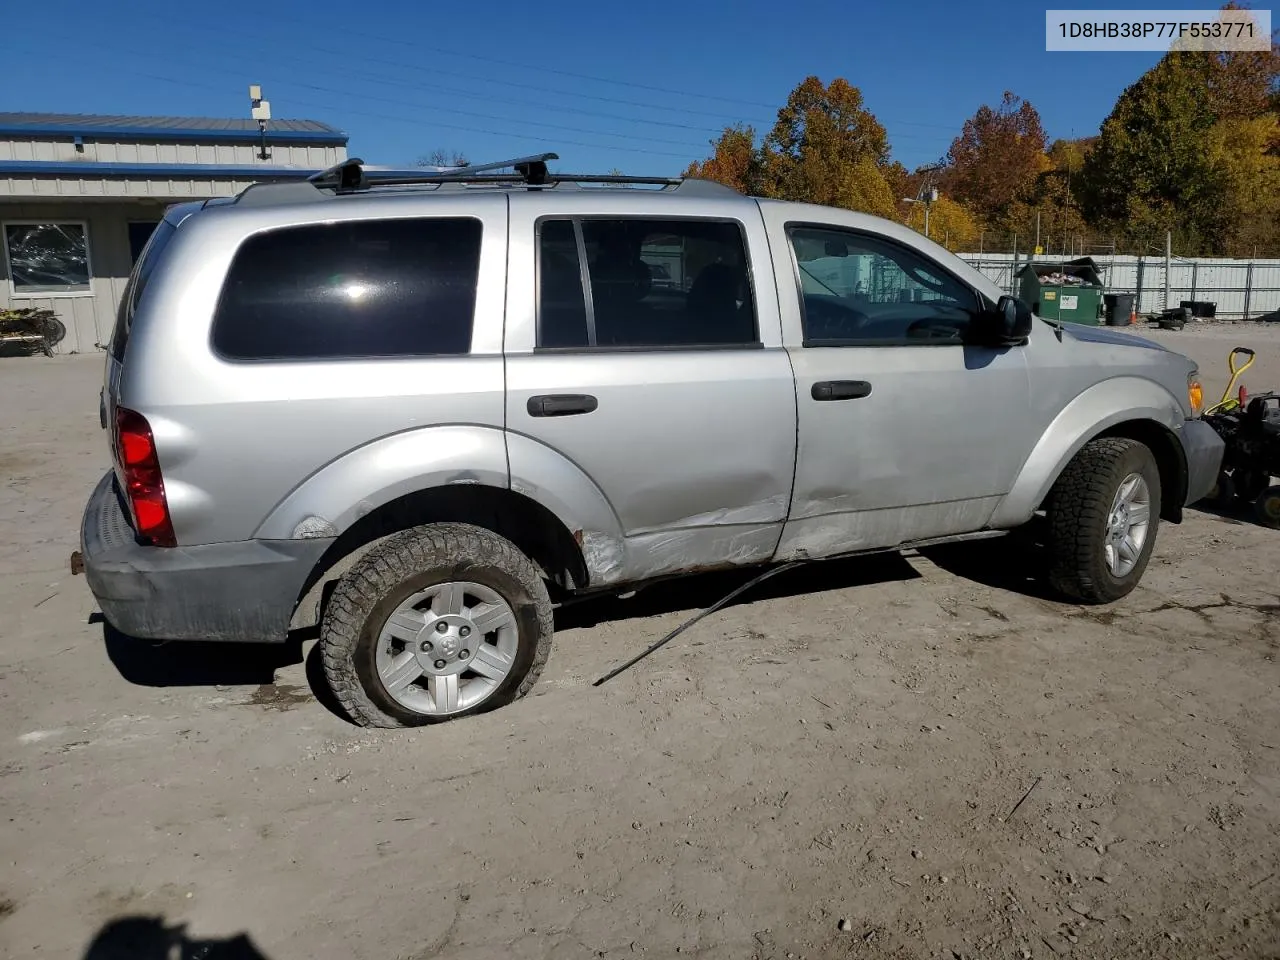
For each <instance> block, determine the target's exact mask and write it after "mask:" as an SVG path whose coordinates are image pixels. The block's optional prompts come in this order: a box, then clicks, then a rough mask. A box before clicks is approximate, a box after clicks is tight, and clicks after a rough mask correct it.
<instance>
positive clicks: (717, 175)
mask: <svg viewBox="0 0 1280 960" xmlns="http://www.w3.org/2000/svg"><path fill="white" fill-rule="evenodd" d="M711 148H712V152H711V156H710V157H708V158H707V159H706V160H698V161H694V162H693V163H691V164H689V166H688V168H686V170H685V171H684V175H685V176H686V177H699V178H702V179H705V180H715V181H716V182H718V183H723V184H724V185H725V186H728V187H733V189H735V190H737V191H739V192H740V193H745V194H748V195H758V194H760V193H762V192H764V191H763V187H764V180H763V160H762V158H761V155H760V151H759V150H758V149H757V147H756V131H755V129H754V128H753V127H749V126H741V125H739V126H733V127H726V128H725V130H724V132H723V133H722V134H720V136H719V137H718V138H717V139H715V140H712V141H711Z"/></svg>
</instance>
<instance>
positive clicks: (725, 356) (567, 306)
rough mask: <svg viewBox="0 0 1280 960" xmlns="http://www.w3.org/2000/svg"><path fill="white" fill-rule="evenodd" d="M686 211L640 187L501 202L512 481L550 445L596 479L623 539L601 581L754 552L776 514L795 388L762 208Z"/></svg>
mask: <svg viewBox="0 0 1280 960" xmlns="http://www.w3.org/2000/svg"><path fill="white" fill-rule="evenodd" d="M688 210H689V207H688V206H687V205H685V204H680V203H678V202H677V201H676V200H674V199H673V198H671V197H669V196H646V195H645V192H644V191H641V190H616V191H612V190H611V191H607V192H606V191H601V190H590V191H582V192H581V193H580V194H572V195H568V196H566V195H563V194H561V195H555V194H540V193H529V194H515V195H513V196H512V198H511V234H510V235H511V242H510V253H509V258H510V259H509V264H508V298H507V332H506V346H505V352H506V357H507V429H508V431H509V434H511V438H510V439H509V441H508V450H509V452H510V456H511V474H512V483H513V486H515V485H516V484H517V483H518V482H519V478H520V477H521V475H522V473H523V472H524V471H525V469H526V464H524V463H523V462H522V457H533V456H543V455H545V451H547V450H550V451H554V455H555V456H556V457H558V458H560V459H561V461H562V462H565V463H568V464H572V465H574V468H575V469H578V470H581V471H582V472H583V473H585V474H586V475H587V477H589V479H590V481H591V482H592V483H593V484H594V485H595V486H596V487H597V488H598V489H599V490H600V491H601V492H602V493H603V496H604V497H605V498H606V499H607V500H608V502H609V504H610V505H611V507H612V510H613V513H614V515H615V521H616V531H615V532H616V535H617V539H618V540H619V542H618V543H616V544H614V543H611V544H609V545H608V546H609V551H610V557H609V559H608V561H607V562H602V563H598V564H597V570H598V573H599V574H601V575H600V576H598V577H597V580H599V579H602V578H603V579H604V580H605V581H606V582H611V581H625V580H636V579H643V578H645V577H648V576H654V575H657V574H662V573H670V572H675V571H679V570H691V569H698V568H705V567H711V566H723V565H728V564H748V563H754V562H762V561H765V560H768V559H769V558H770V556H771V555H772V554H773V551H774V549H775V547H776V545H777V541H778V535H779V533H780V531H781V524H782V522H783V520H784V519H785V517H786V511H787V503H788V500H789V497H790V491H791V479H792V472H793V468H794V456H795V429H796V411H795V388H794V382H793V379H792V374H791V364H790V362H789V360H788V358H787V354H786V351H785V350H784V349H783V347H782V342H781V329H780V325H779V318H778V305H777V297H776V290H775V288H774V285H773V283H772V277H771V270H770V269H769V266H768V265H769V257H768V245H767V241H766V238H765V235H764V230H763V223H762V221H761V219H760V215H759V209H758V207H757V206H756V205H755V204H748V203H743V202H742V201H741V200H710V201H708V202H707V203H706V204H705V206H704V205H703V204H701V203H700V204H699V207H698V211H699V214H700V215H699V216H697V217H690V216H689V215H688ZM757 263H758V264H764V265H765V269H763V270H761V271H759V272H757V271H755V270H754V269H753V266H754V265H755V264H757ZM520 440H531V441H533V442H534V444H535V445H536V446H534V447H532V448H531V447H530V445H529V444H526V443H523V442H518V441H520ZM534 450H536V451H541V452H537V453H535V452H532V451H534ZM526 451H529V452H526ZM593 533H595V534H599V533H600V532H599V531H575V534H578V535H580V536H583V537H590V536H592V535H593ZM588 544H589V541H588Z"/></svg>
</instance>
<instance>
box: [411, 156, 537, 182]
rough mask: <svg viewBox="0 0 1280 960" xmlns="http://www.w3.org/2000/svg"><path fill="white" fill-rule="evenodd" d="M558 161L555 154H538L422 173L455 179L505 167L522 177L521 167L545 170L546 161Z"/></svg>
mask: <svg viewBox="0 0 1280 960" xmlns="http://www.w3.org/2000/svg"><path fill="white" fill-rule="evenodd" d="M559 159H560V155H559V154H556V153H538V154H534V155H533V156H530V157H516V158H515V159H514V160H495V161H493V163H469V164H467V165H466V166H465V167H450V168H449V169H448V170H440V171H430V170H427V171H423V176H424V177H430V178H432V179H434V178H435V176H438V175H440V174H443V175H445V176H449V177H457V176H466V175H468V174H472V173H486V172H487V171H489V170H503V169H505V168H507V167H514V168H515V169H516V171H517V172H519V173H520V174H521V175H522V176H523V175H524V171H523V170H521V169H520V168H521V167H525V168H529V169H531V168H533V167H535V166H536V165H537V164H542V166H543V168H544V169H545V168H546V165H547V161H548V160H559Z"/></svg>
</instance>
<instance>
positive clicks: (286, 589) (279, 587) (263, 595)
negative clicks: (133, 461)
mask: <svg viewBox="0 0 1280 960" xmlns="http://www.w3.org/2000/svg"><path fill="white" fill-rule="evenodd" d="M332 543H333V540H332V539H312V540H245V541H239V542H235V543H211V544H205V545H203V546H197V547H152V546H144V545H142V544H139V543H138V541H137V539H136V538H135V536H134V531H133V527H132V526H131V524H130V522H129V518H128V515H127V514H126V513H125V509H124V504H123V503H122V502H121V499H120V494H119V492H118V491H117V489H116V484H115V477H114V475H113V474H111V473H108V474H107V475H106V476H104V477H103V478H102V480H101V481H99V483H98V486H97V487H96V488H94V491H93V494H92V496H90V498H89V502H88V504H87V505H86V506H85V510H84V519H83V521H82V523H81V527H80V549H81V553H82V555H83V557H84V573H85V579H86V580H88V582H89V589H90V590H91V591H93V595H94V598H95V599H96V600H97V601H98V605H99V607H101V608H102V614H103V616H104V617H106V619H107V621H108V622H109V623H110V624H111V625H112V626H113V627H115V628H116V629H117V630H119V631H121V632H122V633H126V634H128V635H130V636H133V637H138V638H140V639H143V640H223V641H240V642H247V643H276V642H283V641H284V640H285V639H287V637H288V632H289V621H290V620H291V619H292V617H293V610H294V606H295V605H296V603H297V600H298V597H299V594H300V593H301V592H302V588H303V586H304V584H305V583H306V581H307V578H308V576H309V575H310V574H311V571H312V570H313V569H314V568H315V565H316V563H317V562H318V561H319V560H320V558H321V556H322V555H323V554H324V552H325V550H326V549H327V548H328V547H329V545H330V544H332Z"/></svg>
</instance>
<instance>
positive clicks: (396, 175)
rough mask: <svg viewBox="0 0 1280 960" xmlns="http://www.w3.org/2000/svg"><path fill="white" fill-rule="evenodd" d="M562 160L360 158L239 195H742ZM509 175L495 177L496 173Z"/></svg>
mask: <svg viewBox="0 0 1280 960" xmlns="http://www.w3.org/2000/svg"><path fill="white" fill-rule="evenodd" d="M558 159H560V157H559V155H558V154H555V153H540V154H535V155H533V156H528V157H516V158H514V159H512V160H497V161H494V162H492V163H473V164H467V165H466V166H462V167H453V168H450V169H447V170H423V171H422V172H421V173H418V172H416V171H415V172H412V173H406V172H404V171H399V170H393V171H386V172H385V173H384V172H379V171H378V170H369V169H366V168H365V164H364V161H363V160H361V159H359V158H358V157H352V158H351V159H349V160H344V161H342V163H339V164H335V165H334V166H332V167H330V168H329V169H327V170H322V171H320V172H319V173H316V174H313V175H312V176H310V177H308V178H307V179H306V181H304V182H297V181H295V182H293V183H262V184H254V185H253V186H250V187H248V188H247V189H246V190H244V191H243V192H242V193H241V194H240V201H239V202H242V203H247V204H257V203H272V202H278V201H280V200H304V199H320V198H321V197H323V196H326V195H328V196H333V195H336V194H351V193H359V192H363V191H365V190H369V189H371V188H373V187H397V186H426V185H429V184H477V185H481V184H511V185H514V184H524V185H526V186H528V187H529V188H531V189H544V188H549V187H555V186H556V185H558V184H561V183H564V184H593V183H594V184H615V185H620V186H626V185H637V186H639V185H648V186H657V187H662V188H663V189H664V190H666V189H674V190H680V191H681V192H693V191H696V192H697V193H698V194H699V195H703V196H714V195H721V196H723V195H725V194H729V195H732V196H741V194H740V193H739V192H738V191H737V190H734V189H733V188H732V187H727V186H725V185H723V184H720V183H716V182H715V181H712V180H700V179H696V178H691V177H631V176H625V175H622V174H593V173H586V174H584V173H552V172H551V171H549V170H548V169H547V161H549V160H558ZM499 170H508V171H510V172H504V173H496V172H494V171H499Z"/></svg>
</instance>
